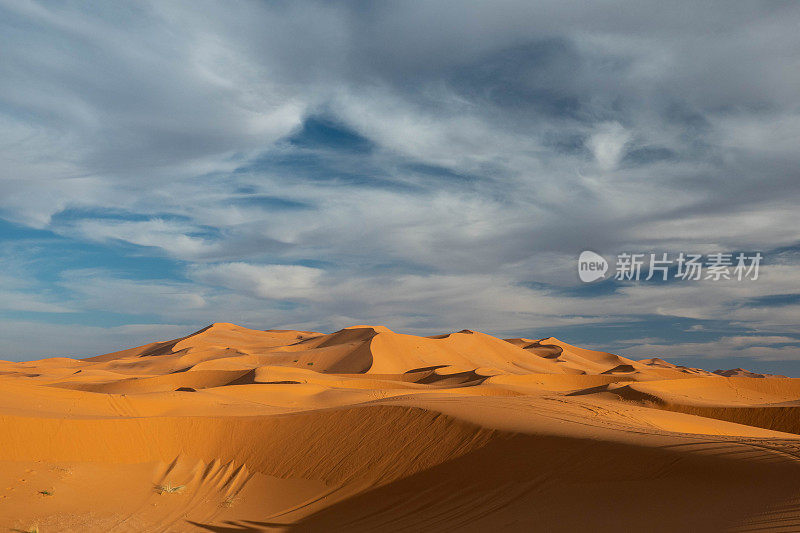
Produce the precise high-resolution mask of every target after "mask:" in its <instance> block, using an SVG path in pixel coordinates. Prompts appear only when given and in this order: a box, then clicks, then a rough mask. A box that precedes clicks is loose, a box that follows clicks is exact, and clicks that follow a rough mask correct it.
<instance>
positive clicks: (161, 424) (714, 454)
mask: <svg viewBox="0 0 800 533" xmlns="http://www.w3.org/2000/svg"><path fill="white" fill-rule="evenodd" d="M730 376H731V377H726V376H723V375H719V374H714V373H711V372H707V371H704V370H700V369H695V368H685V367H678V366H675V365H673V364H671V363H668V362H666V361H664V360H661V359H647V360H642V361H633V360H630V359H626V358H624V357H620V356H617V355H613V354H609V353H604V352H597V351H592V350H584V349H581V348H577V347H575V346H571V345H569V344H566V343H564V342H561V341H559V340H557V339H554V338H547V339H540V340H533V339H507V340H501V339H497V338H494V337H491V336H488V335H484V334H482V333H478V332H474V331H468V330H464V331H461V332H458V333H452V334H449V335H440V336H435V337H416V336H412V335H401V334H397V333H393V332H392V331H390V330H388V329H386V328H383V327H370V326H356V327H352V328H347V329H344V330H341V331H338V332H336V333H332V334H328V335H324V334H320V333H313V332H307V331H279V330H270V331H258V330H251V329H246V328H242V327H239V326H235V325H233V324H213V325H212V326H209V327H208V328H205V329H204V330H201V331H199V332H197V333H195V334H193V335H189V336H187V337H185V338H182V339H177V340H173V341H167V342H157V343H152V344H148V345H145V346H141V347H139V348H132V349H129V350H123V351H120V352H115V353H112V354H107V355H103V356H98V357H92V358H89V359H83V360H74V359H67V358H52V359H43V360H40V361H31V362H24V363H12V362H0V427H1V428H2V433H1V434H0V435H1V436H0V528H5V530H16V531H32V530H34V528H38V531H39V532H42V533H49V532H56V531H75V532H86V531H103V532H143V531H148V532H150V531H152V532H170V531H174V532H182V531H199V532H202V531H213V532H253V531H381V532H389V531H410V532H416V531H613V532H615V533H619V532H624V531H648V532H659V531H664V532H676V531H759V532H763V531H799V530H800V483H799V482H798V480H799V479H800V436H798V435H797V434H796V433H800V411H798V410H800V380H796V379H789V378H777V377H761V376H762V375H760V374H753V373H750V372H746V371H743V370H741V369H737V370H735V371H733V372H732V373H731V374H730Z"/></svg>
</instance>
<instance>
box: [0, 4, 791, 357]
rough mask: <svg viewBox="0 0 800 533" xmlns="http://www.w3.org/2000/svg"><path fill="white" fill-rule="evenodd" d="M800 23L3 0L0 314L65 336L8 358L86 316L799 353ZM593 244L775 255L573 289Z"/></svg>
mask: <svg viewBox="0 0 800 533" xmlns="http://www.w3.org/2000/svg"><path fill="white" fill-rule="evenodd" d="M798 21H800V7H798V6H797V5H795V4H792V3H762V2H743V3H737V4H735V5H731V4H730V3H727V2H707V3H703V4H696V3H690V2H687V3H679V4H674V3H671V4H665V3H662V2H641V1H636V2H634V1H629V2H627V1H619V2H612V3H603V4H602V5H601V4H594V5H588V6H587V5H585V3H571V2H536V3H530V2H519V1H503V2H495V1H492V2H489V1H470V2H451V1H437V2H419V3H418V2H410V3H400V2H397V3H395V2H385V3H377V4H375V3H369V4H365V3H363V2H342V3H337V4H328V3H320V2H312V1H299V2H291V3H283V2H275V3H267V2H264V3H241V4H236V5H231V4H221V3H214V2H204V1H201V2H180V1H176V2H151V3H141V4H136V5H135V6H126V7H120V6H111V5H107V6H92V8H91V9H90V8H81V7H79V6H76V5H72V4H51V3H44V2H41V3H40V2H35V1H26V0H2V1H0V218H2V219H3V222H2V223H3V225H2V226H0V229H2V238H3V239H4V240H3V242H4V248H3V254H2V255H3V257H4V263H3V264H4V265H7V267H8V268H7V269H6V270H4V277H3V278H2V279H1V280H0V281H1V282H2V287H0V292H2V294H3V295H5V296H6V298H3V300H2V303H0V313H2V315H3V317H4V319H6V320H14V321H23V322H25V323H26V324H28V323H29V324H39V331H41V332H42V333H40V334H39V335H37V336H36V337H37V338H39V339H44V340H42V341H39V340H34V341H31V342H34V345H33V347H31V348H27V349H26V351H20V350H21V348H19V345H18V344H17V345H14V346H16V347H15V348H11V347H8V348H6V349H5V350H6V352H3V353H0V357H6V358H16V357H22V356H23V355H21V354H23V352H24V356H25V357H27V356H33V355H35V354H36V353H38V352H41V353H38V354H39V355H47V354H51V353H53V352H52V350H53V349H54V348H53V346H55V345H54V343H53V342H51V340H50V339H52V338H54V336H55V335H59V334H60V333H59V332H60V331H61V329H60V328H62V327H64V324H67V323H68V322H69V321H72V322H71V323H72V325H73V326H75V327H78V326H80V327H86V328H101V327H104V328H123V327H127V324H166V325H167V326H163V327H174V328H177V329H181V328H183V329H185V331H186V332H188V331H191V330H192V329H195V328H196V327H199V326H202V325H203V323H204V322H210V321H215V320H229V321H240V322H243V323H245V325H252V326H260V327H304V328H308V329H323V328H335V327H340V326H344V325H349V324H352V323H364V322H380V323H385V324H387V325H389V326H390V327H393V328H396V329H399V330H401V331H409V332H420V333H428V332H430V333H434V332H436V331H441V330H447V329H451V328H455V329H461V328H463V327H472V328H475V329H484V330H487V332H490V333H508V334H512V333H519V334H531V335H533V334H542V335H544V334H549V333H558V332H563V334H564V335H566V336H567V337H568V338H567V340H572V341H574V342H576V343H578V342H595V343H598V342H608V343H612V344H613V343H615V342H617V343H619V345H620V346H622V345H624V340H625V339H636V338H640V337H641V334H640V332H639V330H640V329H647V330H651V329H659V328H660V329H661V332H662V334H661V335H660V336H659V338H666V341H665V342H664V343H660V344H657V345H661V344H670V343H671V344H680V345H682V346H684V347H685V348H686V349H685V350H684V351H685V352H686V355H687V356H702V355H707V354H708V353H710V352H709V350H707V349H706V348H702V349H701V347H699V346H698V347H696V349H695V350H694V351H693V350H691V349H689V346H692V345H694V344H697V343H696V342H695V340H696V339H695V338H694V337H693V336H697V335H701V336H702V339H700V340H699V341H698V343H699V342H702V343H717V344H716V346H717V347H720V346H722V347H725V349H726V350H729V351H733V352H737V353H741V356H742V357H750V358H758V357H762V356H763V357H765V358H766V357H769V358H776V357H781V358H784V359H800V348H798V345H799V343H797V342H795V343H794V344H792V343H786V344H785V345H782V346H781V347H780V348H779V350H780V351H779V352H775V351H774V350H775V349H774V348H769V347H768V346H766V347H763V348H764V349H763V350H762V351H758V349H757V348H758V347H753V346H746V347H741V346H739V345H736V346H734V345H731V344H730V343H728V341H725V340H724V339H730V338H737V337H739V336H742V335H744V336H749V335H752V334H754V333H769V334H770V335H771V336H775V335H777V336H781V337H784V336H786V337H787V338H792V339H795V338H799V337H800V331H799V330H798V326H797V324H798V323H800V312H798V308H800V293H798V291H797V288H796V287H798V285H800V283H799V282H800V279H799V278H800V274H798V273H797V272H798V270H797V267H798V262H799V260H798V255H797V253H796V251H797V247H798V244H799V243H800V235H799V234H798V232H797V228H798V227H800V214H798V211H797V209H796V204H797V201H798V198H800V180H798V179H797V168H800V153H798V151H797V149H796V146H797V142H796V141H797V138H798V137H800V106H799V105H798V104H799V102H798V97H797V91H796V87H797V86H798V84H800V71H798V70H797V68H796V59H795V58H796V57H798V55H800V37H798V34H797V31H796V26H797V22H798ZM585 249H592V250H597V251H599V252H602V253H605V254H607V255H613V254H616V253H618V252H620V251H641V252H677V251H696V252H703V253H710V252H715V251H737V250H760V251H762V252H764V253H765V256H766V257H767V266H766V267H765V275H764V277H763V279H762V280H759V281H758V282H753V283H750V284H746V285H745V284H739V285H733V284H725V283H697V284H675V283H672V284H663V285H658V284H641V285H636V284H629V285H625V284H616V285H615V284H607V285H606V289H605V290H603V289H596V288H591V287H584V286H580V285H579V282H578V280H577V276H576V272H575V260H576V258H577V256H578V254H579V253H580V252H581V251H582V250H585ZM793 296H794V299H792V298H793ZM108 312H111V314H109V313H108ZM103 313H105V315H103V316H101V315H102V314H103ZM65 317H70V318H65ZM112 319H113V320H112ZM685 321H690V322H691V321H695V322H696V323H686V322H685ZM704 324H713V327H709V328H705V329H702V330H701V329H693V330H692V328H693V327H694V326H701V327H703V326H704ZM581 326H583V329H581ZM163 327H162V326H158V327H156V326H153V328H154V329H153V330H152V331H153V335H155V334H156V333H158V332H163V331H165V330H164V329H163ZM600 328H605V329H600ZM687 330H688V331H687ZM92 331H96V330H92ZM104 331H105V330H104ZM108 331H111V330H110V329H109V330H108ZM115 331H116V330H115ZM131 331H133V330H131ZM136 331H142V332H143V337H142V339H141V340H142V342H144V341H147V340H150V339H149V338H148V335H147V334H145V333H146V332H145V331H144V330H136ZM169 331H172V330H169ZM611 331H613V333H609V332H611ZM100 338H102V339H109V337H108V335H105V334H102V335H98V339H100ZM126 338H127V337H126ZM37 342H38V343H39V344H38V345H37V344H35V343H37ZM103 342H105V341H103ZM103 342H100V341H98V343H97V344H96V345H94V346H95V348H96V349H97V350H102V349H106V347H107V344H103ZM120 344H124V343H122V342H121V343H120ZM9 346H10V345H9ZM37 346H38V347H37ZM654 346H655V345H654ZM78 348H80V349H87V350H88V349H94V348H92V347H91V346H90V345H87V344H86V343H81V344H80V345H77V344H76V345H75V347H74V349H78ZM110 348H113V346H112V347H110ZM37 350H38V352H37ZM66 350H67V351H70V350H73V348H71V347H68V348H66ZM689 352H692V353H689ZM715 353H716V352H715ZM643 355H644V354H643Z"/></svg>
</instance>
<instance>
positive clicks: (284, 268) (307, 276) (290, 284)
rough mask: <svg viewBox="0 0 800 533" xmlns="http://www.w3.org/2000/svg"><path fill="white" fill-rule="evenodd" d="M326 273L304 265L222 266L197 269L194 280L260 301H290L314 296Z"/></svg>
mask: <svg viewBox="0 0 800 533" xmlns="http://www.w3.org/2000/svg"><path fill="white" fill-rule="evenodd" d="M322 273H323V271H322V270H320V269H317V268H310V267H305V266H301V265H251V264H248V263H242V262H235V263H219V264H211V265H203V266H198V267H195V268H194V269H193V270H192V271H191V275H192V277H193V278H194V279H196V280H197V281H199V282H201V283H206V284H209V285H214V286H220V287H226V288H228V289H232V290H234V291H237V292H239V293H242V294H245V295H254V296H256V297H258V298H269V299H290V298H304V297H311V296H314V292H313V291H314V289H315V288H316V287H317V283H318V281H319V279H320V277H321V276H322Z"/></svg>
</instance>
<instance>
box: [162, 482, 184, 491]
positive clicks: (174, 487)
mask: <svg viewBox="0 0 800 533" xmlns="http://www.w3.org/2000/svg"><path fill="white" fill-rule="evenodd" d="M185 488H186V485H173V484H172V483H165V484H163V485H157V486H156V492H157V493H159V494H177V493H179V492H183V491H184V489H185Z"/></svg>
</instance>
